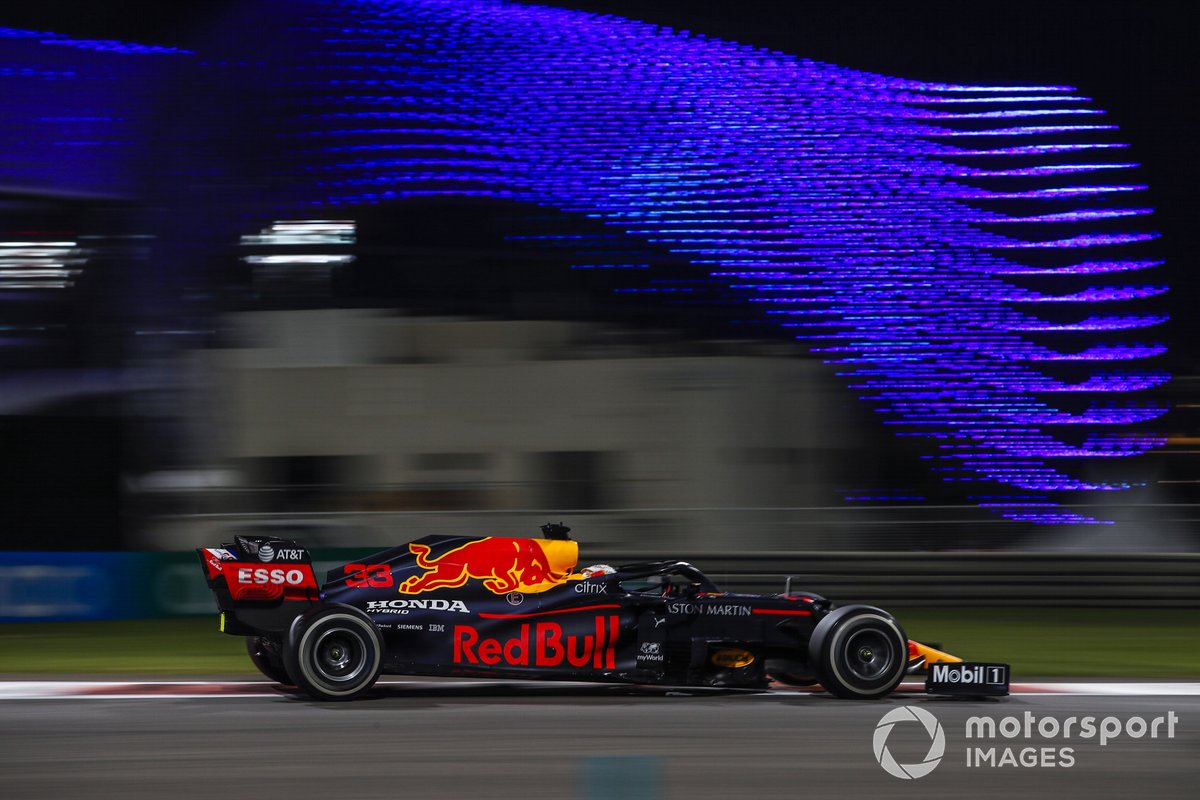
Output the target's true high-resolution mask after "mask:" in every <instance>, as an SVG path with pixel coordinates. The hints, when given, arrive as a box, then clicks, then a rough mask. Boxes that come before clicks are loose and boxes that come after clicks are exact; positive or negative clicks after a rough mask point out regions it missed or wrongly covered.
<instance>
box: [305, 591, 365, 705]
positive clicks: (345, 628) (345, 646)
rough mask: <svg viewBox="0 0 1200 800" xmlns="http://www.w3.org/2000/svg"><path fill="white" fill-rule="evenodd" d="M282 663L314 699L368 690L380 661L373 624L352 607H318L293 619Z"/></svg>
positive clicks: (341, 697)
mask: <svg viewBox="0 0 1200 800" xmlns="http://www.w3.org/2000/svg"><path fill="white" fill-rule="evenodd" d="M283 663H284V667H285V668H286V669H287V671H288V674H289V675H291V676H292V677H293V678H294V679H295V682H296V685H297V686H298V687H300V689H302V690H303V691H304V692H305V694H307V695H309V696H310V697H312V698H313V699H315V700H350V699H353V698H355V697H358V696H359V695H361V694H363V693H364V692H366V691H368V690H369V689H370V688H371V687H372V686H373V685H374V684H375V681H376V680H377V679H378V678H379V672H380V669H381V667H382V665H383V641H382V639H381V638H380V636H379V631H378V630H377V629H376V627H375V624H374V623H373V622H371V620H370V618H368V617H367V615H366V614H363V613H362V612H361V611H359V610H358V609H356V608H351V607H350V606H342V605H331V606H320V607H318V608H316V609H313V610H312V611H310V612H308V613H307V614H304V615H303V616H300V617H298V618H297V619H296V621H295V622H293V623H292V628H291V630H290V631H289V632H288V637H287V644H286V645H285V646H284V648H283Z"/></svg>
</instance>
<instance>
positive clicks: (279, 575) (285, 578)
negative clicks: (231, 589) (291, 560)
mask: <svg viewBox="0 0 1200 800" xmlns="http://www.w3.org/2000/svg"><path fill="white" fill-rule="evenodd" d="M237 579H238V583H258V584H263V585H265V584H268V583H269V584H274V585H275V586H282V585H284V584H287V585H288V586H300V585H302V584H303V583H304V572H303V571H302V570H298V569H279V568H278V567H277V568H275V569H266V568H264V567H259V568H258V569H252V568H250V567H242V568H240V569H239V570H238V576H237Z"/></svg>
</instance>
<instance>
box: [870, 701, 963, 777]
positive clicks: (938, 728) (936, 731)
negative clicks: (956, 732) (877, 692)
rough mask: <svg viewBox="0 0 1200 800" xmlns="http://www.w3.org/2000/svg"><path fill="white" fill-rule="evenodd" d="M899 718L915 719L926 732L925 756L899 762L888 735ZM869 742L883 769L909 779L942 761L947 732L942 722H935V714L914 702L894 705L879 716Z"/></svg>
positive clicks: (931, 770)
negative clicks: (926, 750) (913, 704)
mask: <svg viewBox="0 0 1200 800" xmlns="http://www.w3.org/2000/svg"><path fill="white" fill-rule="evenodd" d="M902 722H916V723H918V724H919V725H921V726H922V727H924V729H925V732H926V733H927V734H929V752H927V753H926V754H925V758H924V759H922V760H921V761H918V762H917V763H915V764H901V763H899V762H898V761H896V759H895V757H894V756H893V755H892V753H891V751H890V750H888V746H887V740H888V736H890V735H891V733H892V728H894V727H896V725H898V724H900V723H902ZM872 744H873V745H874V748H875V760H876V761H878V762H879V766H881V767H883V769H884V771H886V772H887V773H888V774H889V775H893V776H895V777H897V778H903V779H905V780H911V779H913V778H923V777H925V776H926V775H928V774H929V773H931V772H933V769H934V767H936V766H937V765H938V764H940V763H941V761H942V756H943V755H945V753H946V733H945V731H943V730H942V724H941V723H940V722H938V720H937V717H935V716H934V715H933V714H930V713H929V712H928V711H926V710H925V709H923V708H917V707H916V706H900V707H899V708H893V709H892V710H891V711H889V712H887V713H886V714H884V715H883V719H881V720H879V724H878V725H876V726H875V738H874V739H873V740H872Z"/></svg>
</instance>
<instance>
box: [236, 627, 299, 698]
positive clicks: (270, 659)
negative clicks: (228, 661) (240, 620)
mask: <svg viewBox="0 0 1200 800" xmlns="http://www.w3.org/2000/svg"><path fill="white" fill-rule="evenodd" d="M246 652H247V653H249V654H250V660H251V661H252V662H254V666H256V667H258V671H259V672H261V673H262V674H263V675H266V676H267V677H268V678H270V679H271V680H273V681H275V683H282V684H283V685H284V686H295V685H296V682H295V681H293V680H292V679H291V678H290V677H288V674H287V670H286V669H284V666H283V658H282V657H281V656H280V655H279V648H278V647H272V646H271V644H270V642H268V641H267V640H266V639H265V638H264V637H262V636H247V637H246Z"/></svg>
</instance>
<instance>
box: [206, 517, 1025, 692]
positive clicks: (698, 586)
mask: <svg viewBox="0 0 1200 800" xmlns="http://www.w3.org/2000/svg"><path fill="white" fill-rule="evenodd" d="M543 532H544V533H545V534H546V538H542V539H533V538H529V539H525V538H505V537H476V538H471V537H447V536H430V537H426V538H424V539H420V540H418V541H415V542H412V543H410V544H407V545H403V546H400V547H395V548H392V549H389V550H384V551H382V552H379V553H376V554H374V555H372V556H370V557H369V558H366V559H363V561H362V562H361V563H351V564H344V565H342V566H340V567H338V568H336V569H333V570H331V571H329V573H328V574H327V576H326V580H325V582H324V583H323V584H322V585H320V586H319V587H318V585H317V582H316V577H315V575H314V574H313V571H312V566H311V558H310V556H309V554H308V552H307V550H305V549H304V548H303V547H301V546H299V545H297V544H296V543H295V542H290V541H287V540H282V539H271V538H244V537H238V540H237V541H236V542H235V543H234V544H231V545H226V546H224V547H222V548H206V549H202V550H199V551H197V552H198V553H199V554H200V556H201V560H202V561H203V562H204V565H205V574H206V577H207V579H208V582H209V585H210V587H211V588H212V589H213V591H214V593H215V594H216V597H217V604H218V607H219V609H220V611H221V619H222V631H224V632H225V633H230V634H234V635H244V636H246V637H247V644H248V649H249V651H250V655H251V658H252V660H253V661H254V663H255V664H256V665H257V666H258V667H259V669H260V670H262V671H263V672H264V674H266V675H268V677H271V678H272V679H274V680H277V681H279V682H281V683H287V684H292V685H297V686H299V687H300V688H301V689H302V690H304V691H305V692H306V693H308V694H309V695H311V696H313V697H317V698H320V699H346V698H350V697H354V696H358V695H360V694H362V693H363V692H365V691H367V690H368V689H369V688H370V687H371V685H372V684H373V683H374V681H375V680H376V678H377V677H378V676H379V675H380V674H403V675H443V676H464V677H466V676H474V677H495V678H528V679H538V680H547V679H557V680H585V681H606V682H634V683H642V684H670V685H685V686H723V687H742V688H754V689H762V688H766V687H767V686H768V684H769V682H770V679H771V678H775V679H777V680H780V681H783V682H787V683H793V684H815V683H820V684H821V685H822V686H824V687H825V688H826V689H828V690H829V691H831V692H832V693H834V694H837V695H840V696H844V697H855V698H874V697H881V696H883V695H886V694H888V693H890V692H891V691H893V690H894V689H895V687H896V686H897V685H898V684H899V682H900V680H901V679H902V678H903V677H904V675H905V674H906V672H908V670H909V667H910V666H911V664H912V663H913V662H914V661H915V660H917V659H919V660H920V661H921V663H922V664H923V663H924V661H925V660H926V658H927V657H928V654H930V653H937V651H933V650H930V649H928V648H923V647H922V646H920V645H915V643H910V642H909V641H908V640H907V637H906V636H905V634H904V632H903V630H902V629H901V628H900V626H899V624H898V623H897V622H896V620H895V619H894V618H893V617H892V616H891V615H890V614H888V613H887V612H884V611H882V610H881V609H877V608H873V607H870V606H846V607H844V608H838V609H834V607H833V604H832V603H831V602H830V601H829V600H827V599H825V598H824V597H821V596H820V595H818V594H816V593H814V592H809V591H792V592H790V593H788V594H779V595H757V594H735V593H731V592H723V591H721V590H720V589H719V588H718V587H717V586H716V585H715V584H714V583H713V582H712V581H711V580H709V579H708V578H707V577H706V576H705V575H704V574H703V573H702V572H701V571H700V570H698V569H697V568H695V567H693V566H692V565H690V564H688V563H686V562H682V561H656V562H645V563H638V564H629V565H625V566H621V567H619V568H612V567H603V566H601V567H599V568H589V569H585V570H583V571H581V572H577V571H575V567H576V560H577V554H578V545H577V543H576V542H573V541H571V540H569V539H568V538H567V537H566V532H567V529H566V528H565V527H563V526H556V525H549V526H545V527H544V528H543ZM914 646H915V647H916V648H921V649H920V650H919V651H917V650H914ZM941 655H945V654H941ZM946 658H947V659H953V657H950V656H946ZM931 660H932V659H931ZM953 660H955V661H957V659H953ZM1004 684H1005V688H1006V687H1007V674H1005V680H1004ZM979 693H987V692H986V691H980V692H979ZM995 693H999V692H995Z"/></svg>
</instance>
